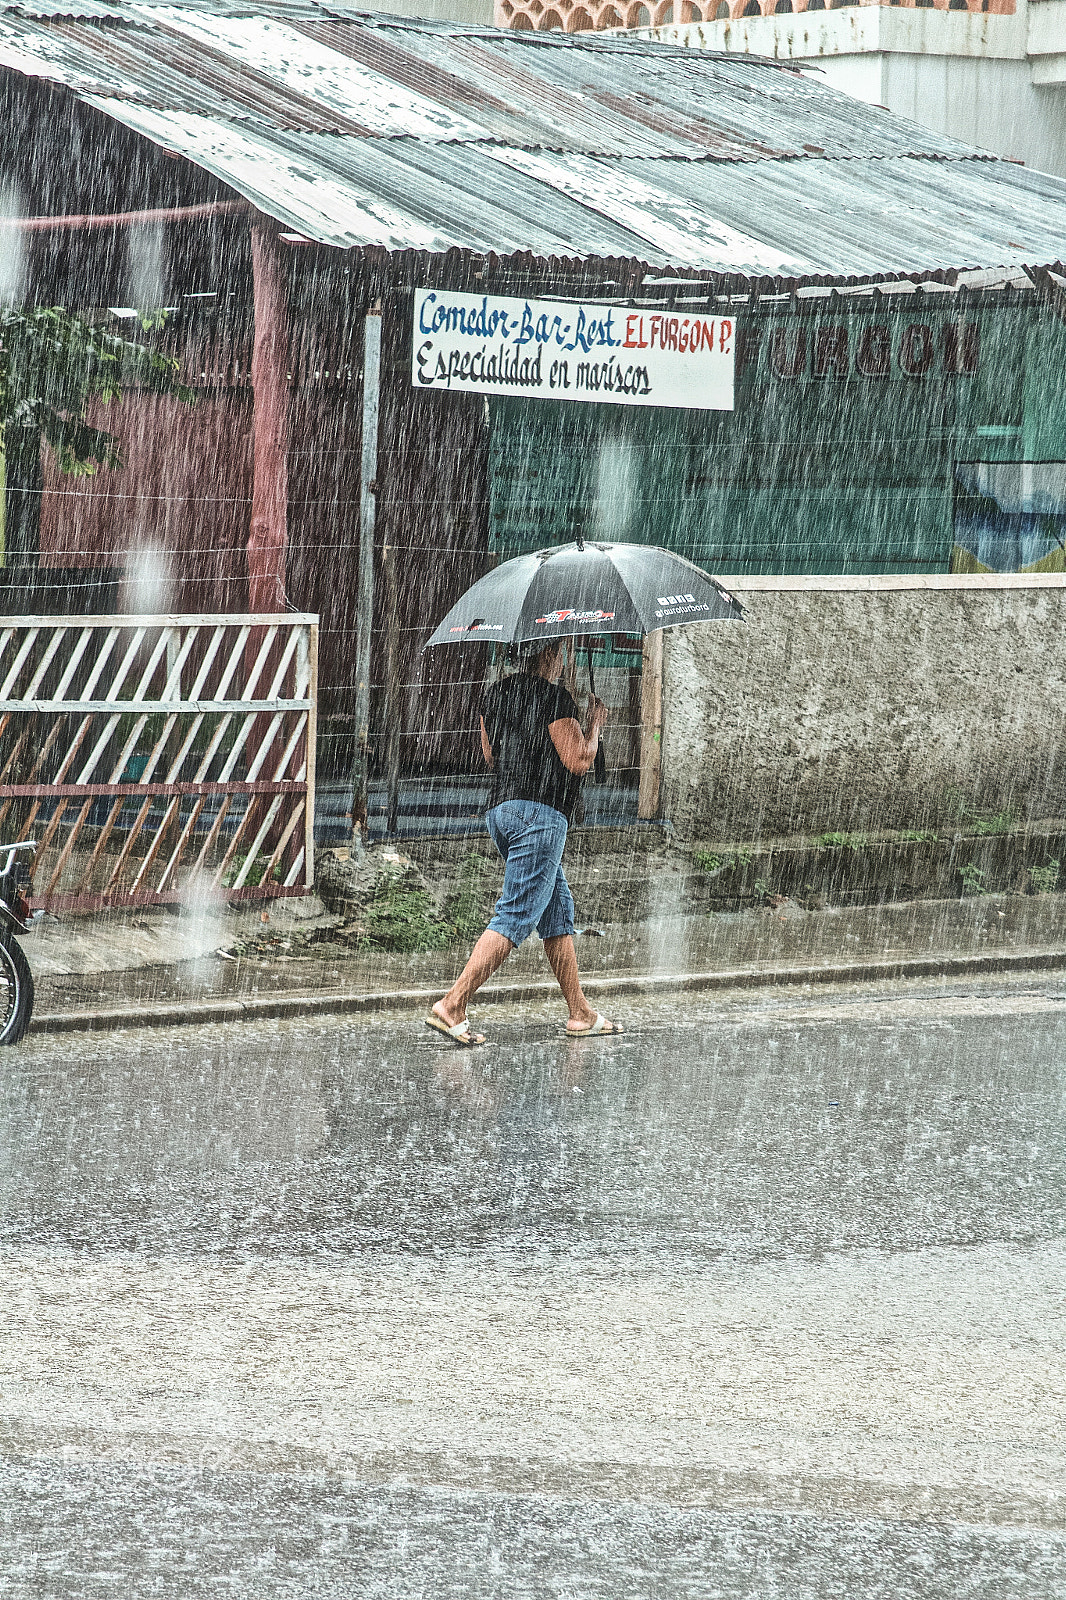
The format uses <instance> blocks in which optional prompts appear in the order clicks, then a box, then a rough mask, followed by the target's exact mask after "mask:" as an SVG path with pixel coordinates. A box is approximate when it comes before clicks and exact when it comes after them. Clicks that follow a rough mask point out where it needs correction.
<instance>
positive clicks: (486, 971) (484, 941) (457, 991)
mask: <svg viewBox="0 0 1066 1600" xmlns="http://www.w3.org/2000/svg"><path fill="white" fill-rule="evenodd" d="M513 949H514V945H513V944H512V943H511V941H510V939H505V938H504V936H503V934H502V933H494V932H493V931H492V929H491V928H486V929H485V932H484V933H483V934H482V935H481V938H480V939H479V940H478V942H477V944H476V945H475V946H474V948H473V950H471V952H470V959H469V961H468V962H467V963H466V966H465V967H464V968H463V970H462V972H461V973H460V974H459V976H458V978H457V979H456V980H455V982H454V983H453V984H452V986H451V988H450V989H449V990H448V993H447V994H446V995H445V996H444V998H443V1000H438V1001H437V1003H436V1005H435V1006H434V1007H433V1010H434V1012H435V1013H436V1015H437V1016H438V1017H441V1018H443V1020H444V1021H445V1022H446V1023H447V1024H448V1026H449V1028H454V1027H455V1024H456V1023H457V1022H462V1021H463V1019H464V1017H465V1016H466V1008H467V1004H468V1003H469V1000H470V996H471V995H472V994H476V993H477V991H478V990H479V989H480V988H481V985H482V984H483V983H484V982H485V981H486V979H487V978H491V977H492V974H493V973H494V972H495V971H496V969H497V967H502V966H503V963H504V962H505V961H506V960H507V957H508V956H509V955H510V954H511V951H512V950H513ZM574 971H575V972H576V971H577V963H576V962H575V964H574Z"/></svg>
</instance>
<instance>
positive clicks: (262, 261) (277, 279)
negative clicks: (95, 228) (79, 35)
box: [248, 217, 289, 615]
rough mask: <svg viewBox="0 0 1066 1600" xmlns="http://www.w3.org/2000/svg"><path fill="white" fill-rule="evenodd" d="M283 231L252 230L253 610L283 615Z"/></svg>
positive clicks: (258, 223)
mask: <svg viewBox="0 0 1066 1600" xmlns="http://www.w3.org/2000/svg"><path fill="white" fill-rule="evenodd" d="M277 230H278V225H277V223H276V222H273V221H271V219H270V218H268V217H261V218H260V217H257V218H256V220H255V221H254V222H253V223H252V282H253V297H254V304H255V338H254V342H253V345H252V438H253V452H252V457H253V475H252V517H251V523H250V526H249V529H248V609H249V611H251V612H259V613H260V614H262V613H269V614H272V615H277V614H278V613H279V612H281V611H284V609H285V563H286V557H287V553H288V500H289V307H288V296H287V293H286V288H285V274H284V269H283V266H282V260H281V247H280V245H279V243H278V238H277Z"/></svg>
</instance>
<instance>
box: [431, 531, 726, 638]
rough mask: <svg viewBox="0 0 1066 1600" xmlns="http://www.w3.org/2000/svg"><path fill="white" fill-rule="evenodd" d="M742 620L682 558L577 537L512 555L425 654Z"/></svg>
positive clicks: (462, 603) (474, 590)
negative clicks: (451, 647) (444, 647)
mask: <svg viewBox="0 0 1066 1600" xmlns="http://www.w3.org/2000/svg"><path fill="white" fill-rule="evenodd" d="M743 615H744V610H743V607H742V606H740V605H738V604H737V602H736V601H735V600H734V599H733V597H732V595H730V594H727V593H726V591H725V589H723V588H722V586H721V584H720V583H716V582H715V580H714V579H713V578H712V577H710V576H709V574H708V573H706V572H704V571H702V569H701V568H699V567H697V566H694V565H693V563H692V562H691V561H686V560H685V559H684V557H683V556H675V555H672V554H671V553H670V551H669V550H660V549H658V548H657V547H656V546H654V545H646V544H600V543H599V542H596V543H593V542H591V541H586V540H584V539H577V540H575V541H574V542H573V543H572V544H562V545H556V546H554V547H553V548H551V549H549V550H537V551H535V552H534V553H533V554H532V555H528V556H515V557H514V559H513V560H511V561H505V562H504V563H503V565H502V566H499V567H497V568H496V569H495V571H493V572H488V573H486V574H485V576H484V577H483V578H479V579H478V581H477V582H476V583H475V584H473V585H472V586H471V587H470V588H469V589H468V590H467V591H466V593H465V594H464V595H463V596H462V598H461V599H459V600H457V601H456V603H455V605H453V606H452V608H451V610H450V611H449V612H448V615H447V616H446V617H445V618H444V619H443V621H442V622H441V623H440V624H439V626H438V627H437V628H436V630H435V632H434V633H433V636H432V638H431V639H430V640H429V644H428V645H427V647H426V648H427V649H428V648H429V647H430V646H432V645H441V644H520V643H523V642H525V641H526V640H528V639H545V640H547V639H572V638H581V637H585V636H587V635H589V634H599V633H639V634H641V635H643V634H646V633H654V632H655V631H656V630H657V629H658V628H674V627H677V626H678V625H679V624H684V623H689V622H729V621H734V622H735V621H740V620H741V618H742V617H743Z"/></svg>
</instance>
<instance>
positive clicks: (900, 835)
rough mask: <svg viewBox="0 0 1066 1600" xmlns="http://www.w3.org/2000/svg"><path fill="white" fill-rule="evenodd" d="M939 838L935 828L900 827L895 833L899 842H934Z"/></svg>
mask: <svg viewBox="0 0 1066 1600" xmlns="http://www.w3.org/2000/svg"><path fill="white" fill-rule="evenodd" d="M939 838H940V835H939V834H938V833H937V831H936V829H935V828H900V829H899V830H898V831H897V833H896V839H897V842H898V843H899V844H935V843H936V841H937V840H938V839H939Z"/></svg>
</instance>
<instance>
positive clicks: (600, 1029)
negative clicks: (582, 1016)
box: [563, 1011, 626, 1039]
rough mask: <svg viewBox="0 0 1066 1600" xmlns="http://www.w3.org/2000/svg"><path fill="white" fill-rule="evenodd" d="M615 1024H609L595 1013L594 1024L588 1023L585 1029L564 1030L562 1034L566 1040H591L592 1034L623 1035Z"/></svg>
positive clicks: (621, 1029)
mask: <svg viewBox="0 0 1066 1600" xmlns="http://www.w3.org/2000/svg"><path fill="white" fill-rule="evenodd" d="M625 1031H626V1030H625V1029H624V1028H620V1027H619V1026H618V1023H617V1022H610V1021H608V1019H607V1018H606V1017H602V1016H601V1015H600V1013H599V1012H598V1011H597V1013H596V1020H595V1022H590V1023H589V1025H588V1027H587V1028H564V1029H563V1032H564V1034H565V1035H566V1037H567V1038H568V1039H591V1038H592V1037H593V1035H594V1034H600V1035H606V1036H610V1035H611V1034H618V1033H625Z"/></svg>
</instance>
